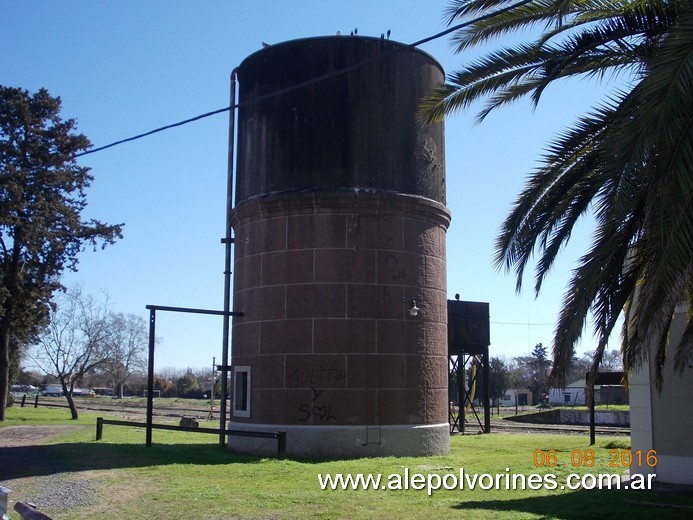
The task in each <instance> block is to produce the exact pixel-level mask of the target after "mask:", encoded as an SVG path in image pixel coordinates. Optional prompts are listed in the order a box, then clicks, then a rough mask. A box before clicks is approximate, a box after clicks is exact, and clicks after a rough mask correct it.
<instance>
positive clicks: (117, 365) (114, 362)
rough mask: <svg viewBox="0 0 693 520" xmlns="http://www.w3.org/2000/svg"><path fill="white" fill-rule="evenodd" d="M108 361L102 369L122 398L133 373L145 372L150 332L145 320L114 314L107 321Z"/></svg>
mask: <svg viewBox="0 0 693 520" xmlns="http://www.w3.org/2000/svg"><path fill="white" fill-rule="evenodd" d="M107 328H108V338H107V339H106V350H107V352H105V354H106V360H105V361H104V363H102V364H101V366H100V367H99V370H100V371H101V372H102V373H103V374H104V375H106V376H107V378H108V379H109V380H110V382H111V383H112V384H113V385H114V386H115V387H116V390H117V392H118V397H120V398H121V399H122V397H123V387H124V386H125V383H127V381H128V380H129V379H130V378H131V377H132V375H133V374H135V373H137V372H140V371H143V370H146V363H147V361H146V357H145V352H146V350H147V346H148V344H149V332H148V329H147V323H146V322H145V320H144V319H143V318H142V317H140V316H136V315H134V314H123V313H120V312H118V313H112V314H110V315H109V316H108V318H107Z"/></svg>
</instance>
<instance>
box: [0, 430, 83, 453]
mask: <svg viewBox="0 0 693 520" xmlns="http://www.w3.org/2000/svg"><path fill="white" fill-rule="evenodd" d="M79 428H83V426H70V425H66V426H5V427H3V428H0V449H2V448H11V447H12V448H13V447H17V446H38V445H40V444H45V443H46V441H48V440H50V439H51V438H52V437H55V436H56V435H58V434H61V433H65V432H69V431H74V430H76V429H79Z"/></svg>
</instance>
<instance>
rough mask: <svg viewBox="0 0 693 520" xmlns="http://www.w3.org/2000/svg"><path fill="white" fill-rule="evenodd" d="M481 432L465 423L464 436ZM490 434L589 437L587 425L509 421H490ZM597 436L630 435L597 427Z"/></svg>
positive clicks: (622, 429)
mask: <svg viewBox="0 0 693 520" xmlns="http://www.w3.org/2000/svg"><path fill="white" fill-rule="evenodd" d="M479 432H481V428H480V427H479V425H478V424H477V423H476V422H474V423H472V422H470V423H467V425H466V426H465V434H477V433H479ZM491 433H560V434H566V435H576V434H577V435H589V433H590V427H589V425H581V424H531V423H515V422H511V421H497V420H496V421H492V422H491ZM595 433H596V434H597V435H621V436H628V435H630V428H624V427H618V426H597V427H596V428H595Z"/></svg>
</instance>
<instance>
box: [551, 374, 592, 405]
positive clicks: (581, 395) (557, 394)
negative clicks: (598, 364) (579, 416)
mask: <svg viewBox="0 0 693 520" xmlns="http://www.w3.org/2000/svg"><path fill="white" fill-rule="evenodd" d="M594 390H595V396H594V397H595V401H596V402H598V399H597V397H598V395H597V392H598V387H596V386H595V387H594ZM586 403H587V401H586V399H585V380H584V379H578V380H577V381H573V382H572V383H570V384H569V385H566V386H565V388H549V404H550V405H552V406H577V405H580V406H584V405H585V404H586Z"/></svg>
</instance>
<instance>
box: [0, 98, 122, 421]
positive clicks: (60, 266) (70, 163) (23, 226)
mask: <svg viewBox="0 0 693 520" xmlns="http://www.w3.org/2000/svg"><path fill="white" fill-rule="evenodd" d="M89 146H90V143H89V140H88V139H87V138H86V137H85V136H84V135H82V134H77V133H75V121H74V120H73V119H67V120H63V119H62V118H61V117H60V98H54V97H52V96H50V95H49V93H48V92H47V91H46V90H45V89H41V90H39V91H38V92H36V93H35V94H30V93H29V92H28V91H26V90H23V89H19V88H12V87H5V86H2V85H0V421H3V420H4V419H5V403H6V401H7V395H8V388H9V368H10V345H11V342H12V341H15V342H16V343H17V344H18V345H26V344H27V342H28V341H29V338H30V337H31V335H32V334H34V333H36V331H37V330H38V327H39V326H40V325H41V324H42V323H45V322H46V320H47V319H48V317H49V312H50V301H51V297H52V296H53V294H54V293H55V291H57V290H58V289H60V288H61V285H60V281H59V278H60V275H61V274H62V273H63V271H64V270H65V269H69V270H76V267H77V254H78V253H79V252H80V250H81V249H82V247H83V246H84V245H85V244H91V245H93V246H96V245H97V244H102V245H106V244H110V243H113V242H114V241H115V240H116V239H117V238H120V237H121V226H119V225H116V226H111V225H106V224H103V223H101V222H99V221H98V220H90V221H86V222H85V221H83V220H82V219H81V213H82V210H83V209H84V207H85V206H86V194H85V189H86V188H87V187H88V186H89V184H90V182H91V180H92V176H91V175H90V174H89V168H85V167H82V166H79V165H78V164H77V162H76V159H75V156H76V154H78V153H80V152H82V151H84V150H86V149H87V148H89Z"/></svg>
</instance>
